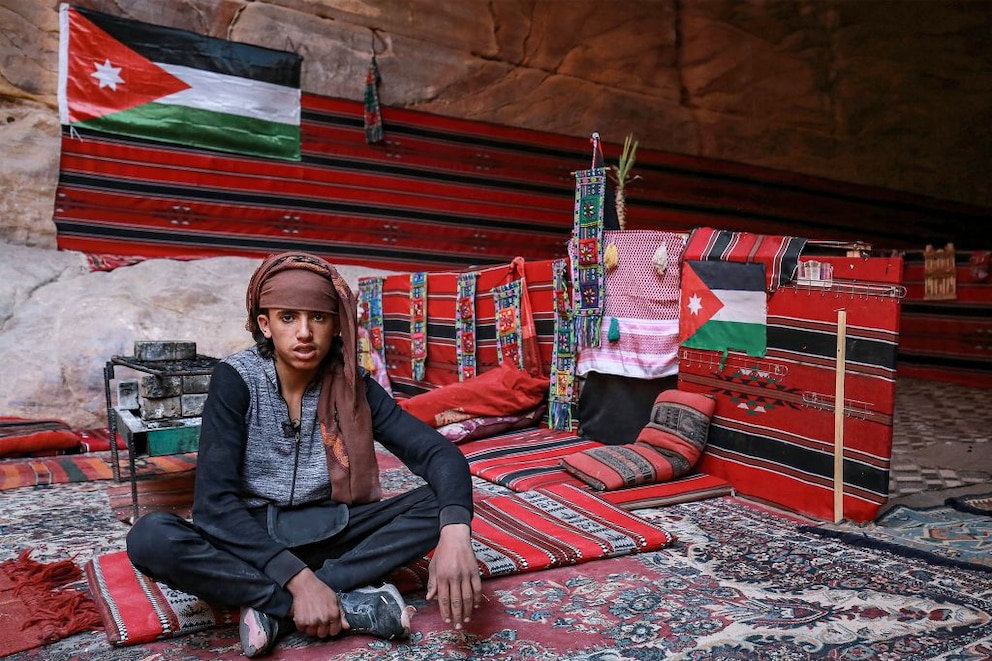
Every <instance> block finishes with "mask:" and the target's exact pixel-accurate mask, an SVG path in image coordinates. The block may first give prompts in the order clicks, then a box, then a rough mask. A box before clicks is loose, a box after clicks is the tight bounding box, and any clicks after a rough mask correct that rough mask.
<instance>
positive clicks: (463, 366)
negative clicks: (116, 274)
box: [455, 273, 479, 381]
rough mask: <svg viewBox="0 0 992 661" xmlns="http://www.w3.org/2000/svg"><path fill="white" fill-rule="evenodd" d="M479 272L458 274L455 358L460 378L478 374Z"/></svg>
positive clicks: (462, 379) (468, 377)
mask: <svg viewBox="0 0 992 661" xmlns="http://www.w3.org/2000/svg"><path fill="white" fill-rule="evenodd" d="M478 277H479V274H478V273H461V274H459V275H458V303H457V305H456V306H455V358H456V360H457V362H458V380H459V381H464V380H466V379H471V378H472V377H474V376H475V375H476V363H475V284H476V280H477V279H478Z"/></svg>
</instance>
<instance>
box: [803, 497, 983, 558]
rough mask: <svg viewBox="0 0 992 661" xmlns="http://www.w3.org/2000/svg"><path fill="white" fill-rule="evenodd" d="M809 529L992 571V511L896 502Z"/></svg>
mask: <svg viewBox="0 0 992 661" xmlns="http://www.w3.org/2000/svg"><path fill="white" fill-rule="evenodd" d="M965 498H968V497H965ZM985 502H986V503H987V502H988V498H987V497H986V498H985ZM808 529H809V531H810V532H813V533H816V534H820V535H825V536H829V537H835V538H837V539H840V540H842V541H844V542H847V543H850V544H858V545H862V546H869V547H875V548H882V549H886V550H888V551H892V552H893V553H898V554H901V555H907V556H917V557H920V558H923V559H924V560H927V561H929V562H933V563H939V564H947V565H959V566H962V567H967V568H969V569H976V570H982V571H989V572H992V517H989V516H986V515H983V514H975V513H973V512H967V511H961V510H959V509H955V508H954V507H950V506H948V505H941V506H937V507H925V508H916V509H914V508H911V507H906V506H904V505H898V506H896V507H893V508H892V509H890V510H888V511H887V512H885V514H883V515H882V516H880V517H879V518H878V519H877V520H876V521H875V522H873V523H867V524H863V525H859V524H855V523H845V522H842V523H824V524H821V525H818V526H811V527H809V528H808Z"/></svg>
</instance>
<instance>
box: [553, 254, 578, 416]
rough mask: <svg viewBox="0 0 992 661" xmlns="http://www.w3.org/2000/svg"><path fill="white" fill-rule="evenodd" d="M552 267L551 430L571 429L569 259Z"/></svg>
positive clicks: (572, 333)
mask: <svg viewBox="0 0 992 661" xmlns="http://www.w3.org/2000/svg"><path fill="white" fill-rule="evenodd" d="M551 270H552V278H553V284H552V286H553V288H554V294H553V295H554V314H555V343H554V347H553V348H552V353H551V385H550V389H549V393H548V403H549V410H548V429H558V430H568V429H571V428H572V400H573V397H574V394H575V324H574V323H573V319H572V304H571V301H570V300H569V296H568V260H565V259H556V260H554V262H553V263H552V265H551Z"/></svg>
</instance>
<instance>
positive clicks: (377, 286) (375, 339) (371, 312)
mask: <svg viewBox="0 0 992 661" xmlns="http://www.w3.org/2000/svg"><path fill="white" fill-rule="evenodd" d="M384 281H385V278H383V277H381V276H380V277H370V278H362V279H361V280H359V281H358V300H359V301H360V302H361V304H362V318H363V321H364V322H365V328H366V329H367V330H368V332H369V343H370V344H371V350H372V351H374V352H376V353H377V354H379V357H380V358H382V363H383V364H385V362H386V347H385V345H384V344H383V341H382V336H383V328H382V283H383V282H384Z"/></svg>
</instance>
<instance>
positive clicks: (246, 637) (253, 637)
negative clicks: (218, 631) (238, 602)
mask: <svg viewBox="0 0 992 661" xmlns="http://www.w3.org/2000/svg"><path fill="white" fill-rule="evenodd" d="M240 619H241V623H240V625H239V627H238V630H239V633H240V634H241V653H242V654H244V655H245V656H247V657H249V658H251V657H255V656H262V655H263V654H266V653H268V652H269V650H271V649H272V648H273V647H274V646H275V644H276V638H278V637H279V634H280V633H282V632H281V631H280V622H279V618H277V617H274V616H272V615H269V614H267V613H263V612H262V611H260V610H255V609H254V608H243V609H242V610H241V618H240Z"/></svg>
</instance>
